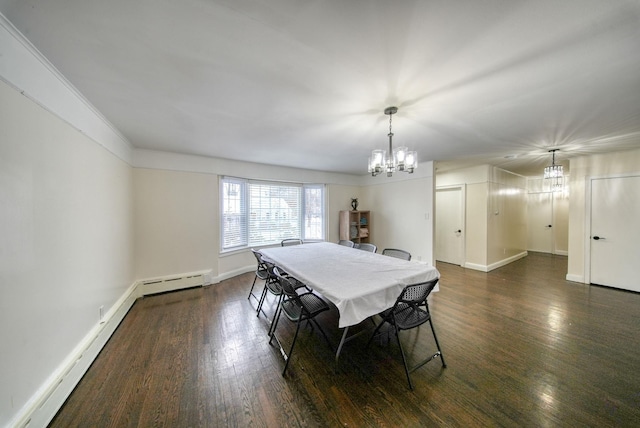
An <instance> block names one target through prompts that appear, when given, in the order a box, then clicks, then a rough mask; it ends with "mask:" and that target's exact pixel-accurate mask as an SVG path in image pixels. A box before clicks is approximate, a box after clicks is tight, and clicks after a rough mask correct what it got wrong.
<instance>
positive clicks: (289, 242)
mask: <svg viewBox="0 0 640 428" xmlns="http://www.w3.org/2000/svg"><path fill="white" fill-rule="evenodd" d="M300 244H302V239H297V238H291V239H283V240H282V242H280V245H281V246H283V247H287V246H289V245H300Z"/></svg>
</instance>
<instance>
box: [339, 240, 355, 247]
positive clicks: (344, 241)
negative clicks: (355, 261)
mask: <svg viewBox="0 0 640 428" xmlns="http://www.w3.org/2000/svg"><path fill="white" fill-rule="evenodd" d="M338 245H344V246H345V247H350V248H353V246H354V245H356V244H355V242H353V241H349V240H348V239H341V240H339V241H338Z"/></svg>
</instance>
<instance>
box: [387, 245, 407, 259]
mask: <svg viewBox="0 0 640 428" xmlns="http://www.w3.org/2000/svg"><path fill="white" fill-rule="evenodd" d="M382 255H383V256H389V257H395V258H396V259H402V260H407V261H409V260H411V253H410V252H408V251H405V250H398V249H397V248H385V249H384V250H382Z"/></svg>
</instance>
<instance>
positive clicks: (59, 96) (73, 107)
mask: <svg viewBox="0 0 640 428" xmlns="http://www.w3.org/2000/svg"><path fill="white" fill-rule="evenodd" d="M0 79H1V80H3V81H4V82H6V83H7V84H8V85H10V86H12V87H13V88H15V89H16V90H17V91H18V92H20V93H21V94H22V95H24V96H25V97H27V98H29V99H30V100H32V101H33V102H35V103H36V104H38V105H40V106H41V107H42V108H44V109H45V110H47V111H49V112H50V113H52V114H54V115H56V116H57V117H59V118H60V119H61V120H63V121H64V122H66V123H68V124H69V125H70V126H72V127H73V128H75V129H77V130H78V131H79V132H81V133H83V134H85V135H86V136H87V137H89V138H90V139H91V140H93V141H94V142H95V143H97V144H99V145H100V146H102V147H104V148H105V149H106V150H108V151H109V152H111V153H113V154H114V155H116V156H117V157H118V158H120V159H121V160H123V161H124V162H126V163H128V164H129V165H131V158H132V152H133V145H132V144H131V143H130V142H129V140H127V139H126V138H125V137H124V136H123V135H122V134H121V133H120V131H119V130H118V129H117V128H116V127H115V126H114V125H113V124H112V123H110V122H109V121H108V120H107V118H105V117H104V116H103V115H102V113H100V111H99V110H98V109H97V108H96V107H95V106H93V104H91V102H90V101H89V100H88V99H87V98H85V97H84V95H82V93H81V92H80V91H79V90H78V89H77V88H76V87H75V86H73V84H72V83H71V82H69V81H68V80H67V79H66V78H65V77H64V75H62V73H60V71H58V69H57V68H56V67H55V66H54V65H53V64H52V63H51V62H50V61H49V60H48V59H47V58H46V57H45V56H44V55H43V54H42V53H41V52H40V51H39V50H38V49H37V48H36V47H35V46H34V45H33V44H32V43H31V42H30V41H29V40H28V39H27V38H26V37H25V36H24V35H23V34H22V33H21V32H20V31H19V30H18V29H17V28H16V27H15V26H14V25H13V24H12V23H11V21H9V20H8V19H7V18H6V17H5V16H4V15H3V14H2V13H0Z"/></svg>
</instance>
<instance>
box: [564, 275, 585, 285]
mask: <svg viewBox="0 0 640 428" xmlns="http://www.w3.org/2000/svg"><path fill="white" fill-rule="evenodd" d="M565 279H566V280H567V281H571V282H580V283H582V284H586V282H584V276H582V275H572V274H570V273H568V274H567V276H566V277H565Z"/></svg>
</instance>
